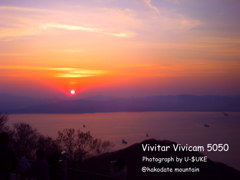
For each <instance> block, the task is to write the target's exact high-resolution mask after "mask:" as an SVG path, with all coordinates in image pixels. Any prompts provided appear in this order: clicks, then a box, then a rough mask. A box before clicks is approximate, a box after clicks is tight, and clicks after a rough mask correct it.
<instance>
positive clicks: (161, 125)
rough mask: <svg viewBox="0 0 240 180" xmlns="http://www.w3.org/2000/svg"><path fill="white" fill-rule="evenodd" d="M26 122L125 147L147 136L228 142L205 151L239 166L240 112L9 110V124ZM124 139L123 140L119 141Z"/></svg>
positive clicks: (53, 131)
mask: <svg viewBox="0 0 240 180" xmlns="http://www.w3.org/2000/svg"><path fill="white" fill-rule="evenodd" d="M18 122H24V123H29V124H30V125H31V126H32V127H34V128H36V129H37V130H38V132H40V133H41V134H43V135H45V136H50V137H53V138H55V137H57V132H58V131H59V130H63V129H65V128H75V129H80V130H82V131H84V132H87V131H90V133H91V134H92V135H93V136H94V137H96V138H101V139H102V140H108V141H111V142H112V143H113V144H114V147H113V149H112V150H118V149H122V148H126V147H128V146H130V145H132V144H134V143H139V142H142V141H144V140H146V139H152V138H154V139H157V140H170V141H174V142H177V143H181V144H182V145H186V144H188V145H196V146H204V147H207V144H228V145H229V150H228V151H227V152H204V154H206V155H207V156H208V157H209V158H210V159H211V160H214V161H217V162H222V163H225V164H227V165H229V166H232V167H234V168H236V169H238V170H240V156H239V153H240V112H227V113H223V112H116V113H89V114H10V115H9V121H8V124H9V125H10V126H12V125H13V124H14V123H18ZM123 140H124V141H125V142H126V143H122V141H123Z"/></svg>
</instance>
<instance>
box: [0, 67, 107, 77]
mask: <svg viewBox="0 0 240 180" xmlns="http://www.w3.org/2000/svg"><path fill="white" fill-rule="evenodd" d="M0 69H1V70H5V71H4V72H5V73H6V72H7V75H9V71H10V72H14V73H13V74H15V75H16V72H17V74H18V75H19V76H21V75H23V76H24V75H26V76H29V74H31V72H34V73H36V71H38V72H39V71H44V72H45V73H46V72H48V73H46V74H48V75H50V76H51V77H57V78H82V77H94V76H100V75H104V74H106V73H107V71H105V70H96V69H81V68H62V67H39V66H0ZM4 72H3V73H2V74H1V75H3V76H4ZM26 72H29V73H27V74H26ZM39 74H42V73H39ZM10 75H11V73H10Z"/></svg>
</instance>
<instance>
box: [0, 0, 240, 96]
mask: <svg viewBox="0 0 240 180" xmlns="http://www.w3.org/2000/svg"><path fill="white" fill-rule="evenodd" d="M220 1H221V2H220V3H219V2H216V1H212V2H208V1H201V2H192V1H190V0H186V1H182V2H181V1H174V0H163V1H161V2H160V1H157V0H155V1H154V0H152V1H151V0H138V1H125V0H124V1H117V0H114V1H109V0H102V1H97V0H90V1H88V2H81V3H80V2H79V1H76V0H71V1H51V3H50V2H48V1H41V2H38V3H36V4H33V3H32V2H31V1H29V0H23V1H21V2H19V1H11V2H9V1H2V2H1V3H0V18H1V22H0V74H1V76H0V83H1V87H0V93H11V94H24V95H31V96H35V95H41V94H42V95H43V96H54V95H57V96H58V95H59V96H61V95H63V96H65V95H67V94H69V91H70V90H71V89H75V90H76V92H77V94H78V95H85V96H87V95H94V94H104V95H112V96H143V95H144V96H145V95H164V94H218V95H219V94H224V95H237V94H238V92H240V85H239V80H240V78H239V77H240V71H239V70H240V63H239V58H240V33H239V32H240V27H239V23H237V22H238V20H237V19H236V14H238V15H240V14H239V11H237V9H236V8H235V7H236V6H238V5H240V4H239V1H228V4H226V2H225V1H223V0H220ZM207 2H208V3H207ZM221 3H222V4H221ZM201 8H202V9H201ZM238 95H239V94H238Z"/></svg>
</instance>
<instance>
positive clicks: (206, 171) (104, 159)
mask: <svg viewBox="0 0 240 180" xmlns="http://www.w3.org/2000/svg"><path fill="white" fill-rule="evenodd" d="M142 144H151V145H155V144H159V145H161V146H172V145H173V144H176V143H174V142H170V141H165V140H164V141H157V140H154V139H151V140H146V141H143V142H142V143H138V144H134V145H132V146H130V147H127V148H125V149H122V150H118V151H115V152H110V153H105V154H103V155H100V156H97V157H93V158H91V159H88V160H86V161H85V162H83V163H82V164H81V166H79V168H81V169H83V170H86V171H91V172H95V173H101V174H106V175H108V174H109V172H110V162H111V161H113V160H117V159H119V158H122V159H125V161H126V164H127V169H128V173H127V179H138V180H151V179H164V180H175V179H176V180H179V179H184V180H192V179H194V180H200V179H201V180H202V179H205V180H206V179H211V180H213V179H228V180H234V179H236V180H237V179H240V172H239V171H238V170H236V169H234V168H231V167H229V166H227V165H225V164H222V163H218V162H214V161H211V160H210V159H207V162H199V163H196V162H195V163H192V162H191V163H190V162H184V163H181V164H180V163H176V162H171V163H167V162H164V163H157V162H155V163H153V162H151V163H147V162H142V157H143V156H147V157H156V158H169V157H171V156H172V157H173V158H175V157H176V156H177V157H192V156H197V157H199V156H204V155H203V154H200V153H198V152H189V151H185V152H182V151H177V152H175V151H174V150H173V149H172V150H171V149H170V150H169V151H167V152H143V150H142ZM143 166H149V167H157V168H161V167H169V168H173V169H174V168H189V167H191V168H195V167H196V168H199V169H200V172H185V173H183V172H175V173H170V172H154V173H151V172H148V173H142V172H141V168H142V167H143Z"/></svg>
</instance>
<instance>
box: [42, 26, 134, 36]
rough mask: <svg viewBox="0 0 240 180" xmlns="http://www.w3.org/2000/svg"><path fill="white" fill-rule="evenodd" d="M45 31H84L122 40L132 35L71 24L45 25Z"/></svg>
mask: <svg viewBox="0 0 240 180" xmlns="http://www.w3.org/2000/svg"><path fill="white" fill-rule="evenodd" d="M42 27H43V28H44V29H48V28H57V29H64V30H70V31H84V32H95V33H101V34H106V35H110V36H114V37H120V38H126V37H130V35H129V34H128V33H126V32H119V33H114V32H108V31H107V30H104V29H101V28H95V27H87V26H79V25H78V26H76V25H69V24H54V23H52V24H45V25H43V26H42Z"/></svg>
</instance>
